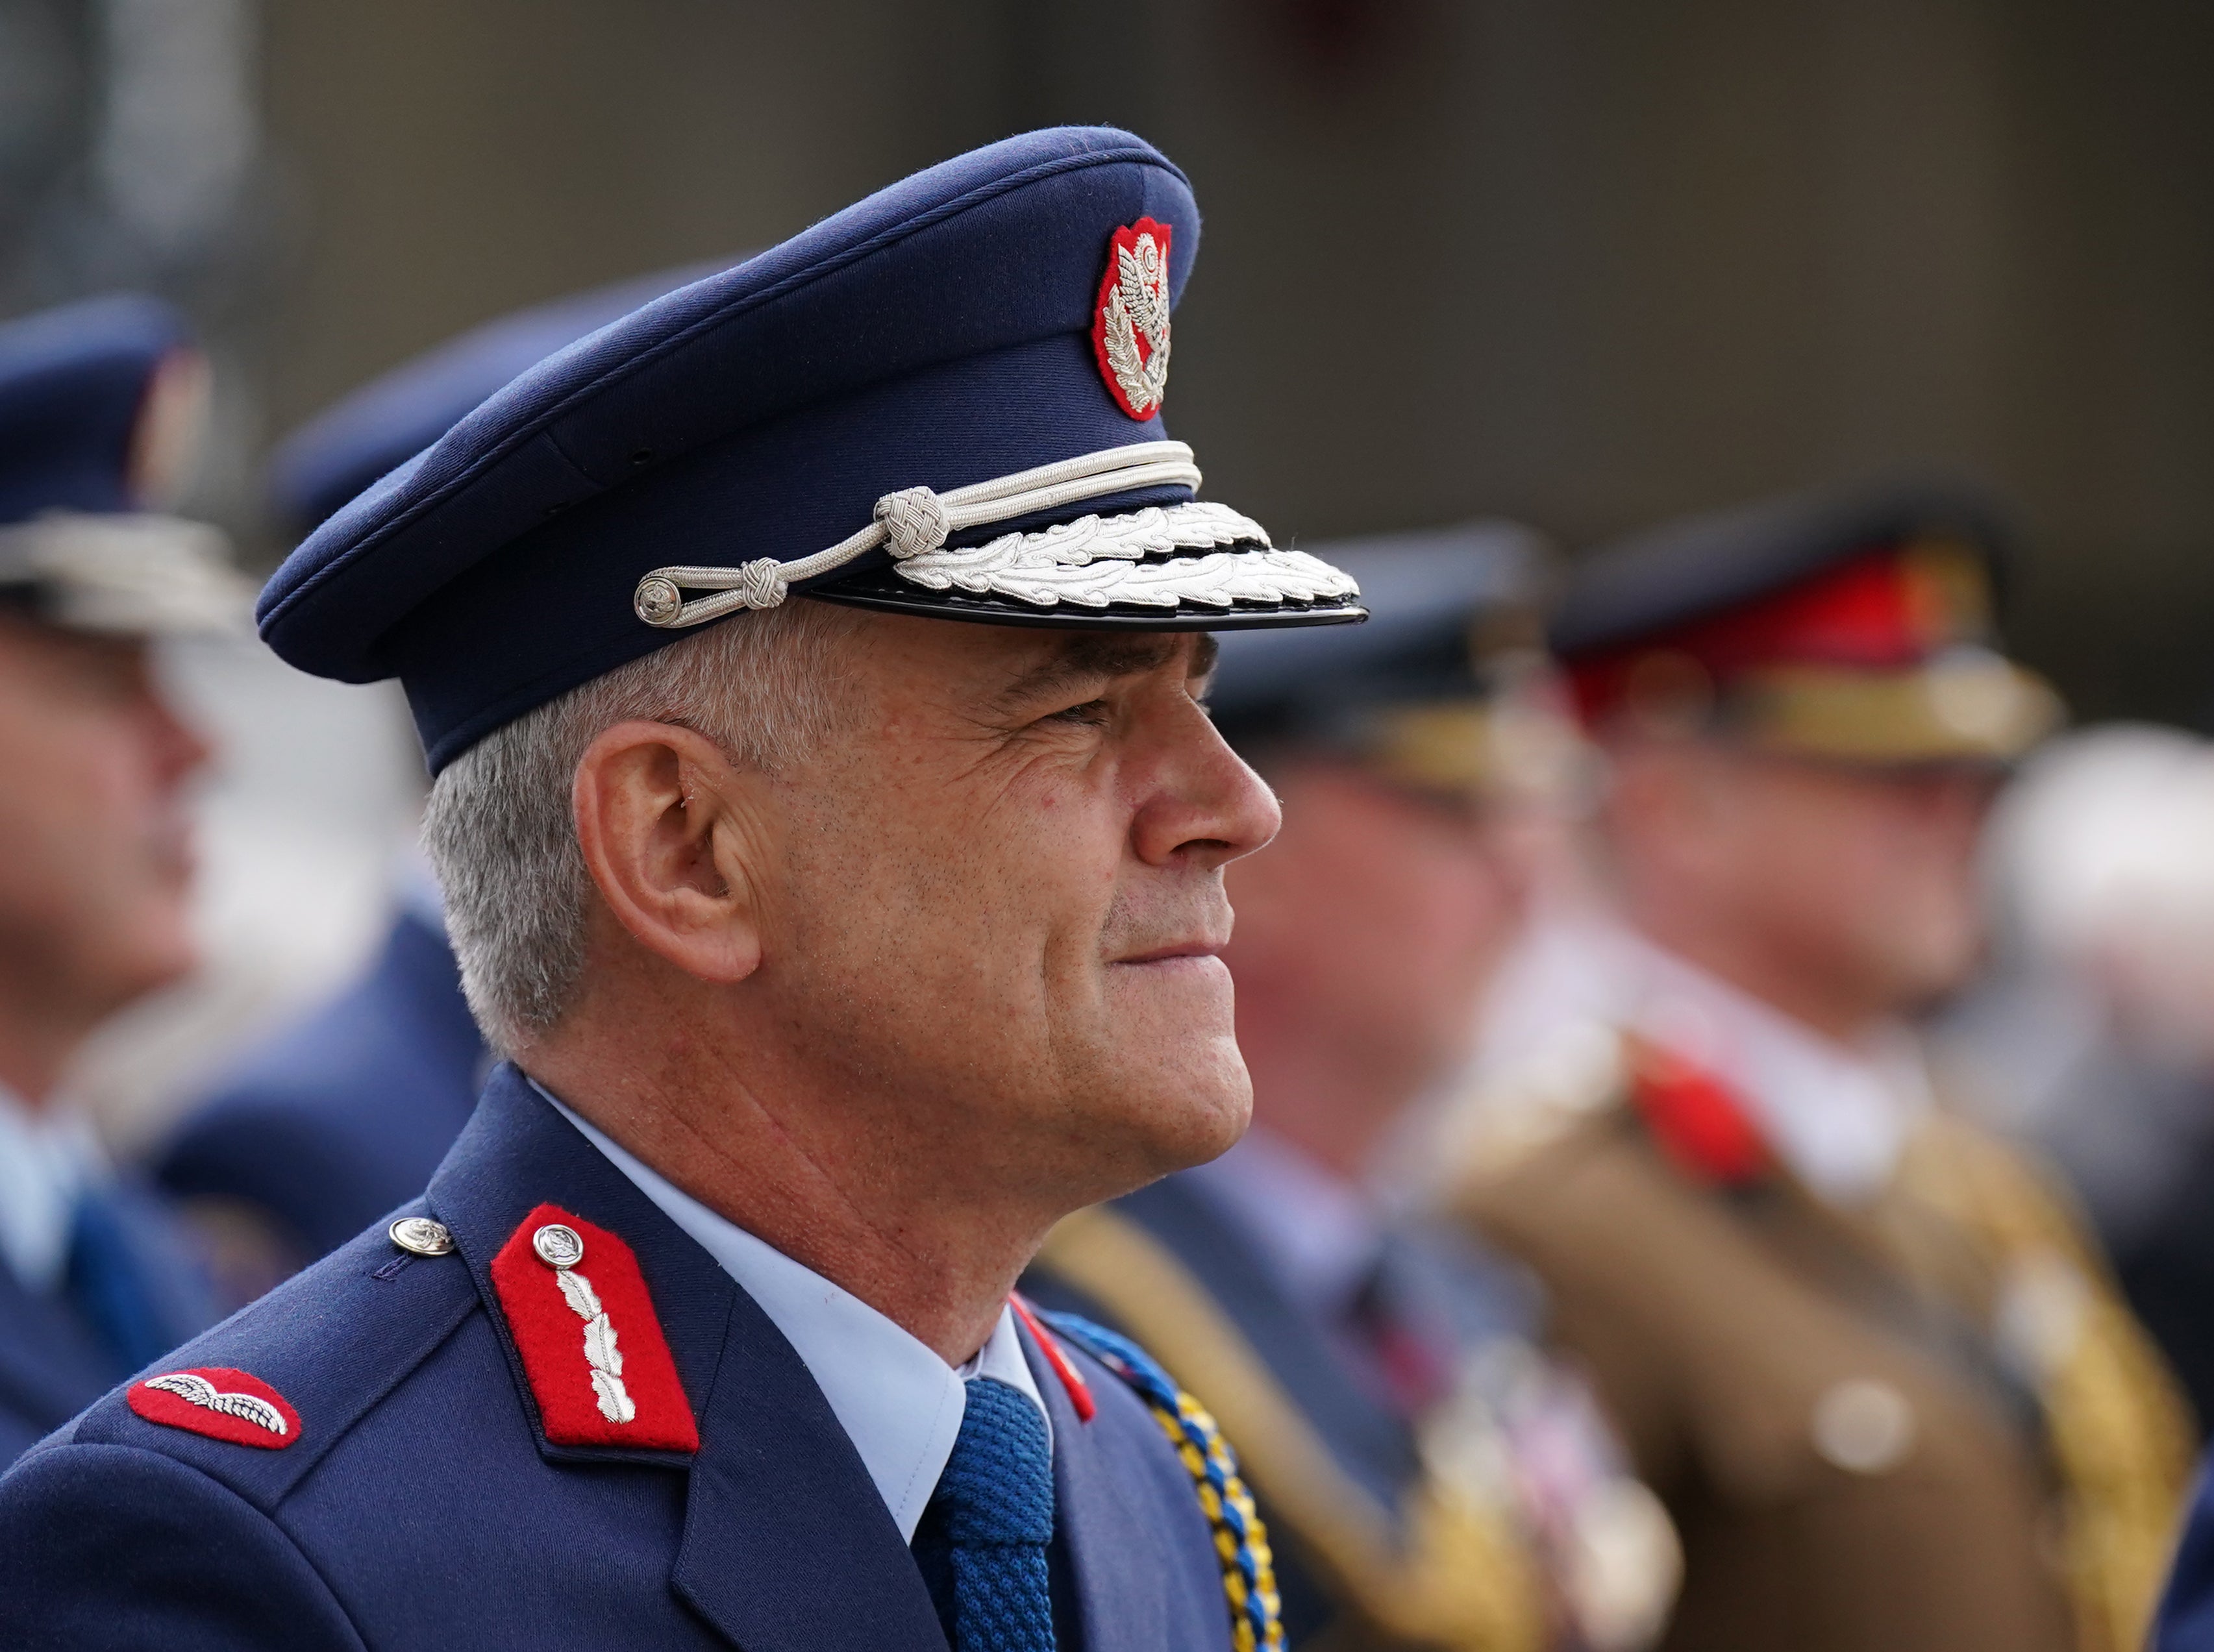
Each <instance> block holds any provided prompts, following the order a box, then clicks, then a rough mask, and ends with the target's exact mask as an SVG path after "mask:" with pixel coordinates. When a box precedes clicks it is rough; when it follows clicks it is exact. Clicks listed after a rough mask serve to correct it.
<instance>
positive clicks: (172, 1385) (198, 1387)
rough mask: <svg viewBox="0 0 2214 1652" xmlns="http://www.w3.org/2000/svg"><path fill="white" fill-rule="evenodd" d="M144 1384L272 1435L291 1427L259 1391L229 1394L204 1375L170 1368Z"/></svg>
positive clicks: (288, 1429) (287, 1431)
mask: <svg viewBox="0 0 2214 1652" xmlns="http://www.w3.org/2000/svg"><path fill="white" fill-rule="evenodd" d="M146 1387H149V1388H159V1389H161V1390H162V1393H172V1394H174V1395H176V1397H177V1398H178V1399H181V1400H183V1401H185V1402H186V1403H187V1405H198V1406H199V1408H200V1409H201V1410H202V1411H220V1412H221V1413H222V1414H223V1416H225V1417H236V1418H238V1420H239V1421H240V1422H242V1423H252V1424H254V1427H256V1428H258V1429H268V1430H269V1432H270V1433H272V1434H278V1435H283V1434H290V1433H291V1428H290V1426H289V1425H288V1424H287V1423H285V1421H284V1412H282V1411H278V1409H277V1408H276V1407H275V1406H274V1405H271V1404H270V1403H269V1402H268V1401H267V1400H266V1399H263V1398H262V1397H261V1396H260V1394H242V1393H231V1392H230V1391H229V1390H228V1389H224V1388H218V1387H216V1386H215V1384H214V1383H212V1382H210V1381H208V1380H207V1379H206V1378H205V1377H204V1376H198V1375H194V1374H193V1373H192V1372H190V1371H172V1372H170V1373H169V1374H168V1375H166V1376H157V1377H148V1378H147V1379H146Z"/></svg>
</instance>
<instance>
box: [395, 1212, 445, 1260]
mask: <svg viewBox="0 0 2214 1652" xmlns="http://www.w3.org/2000/svg"><path fill="white" fill-rule="evenodd" d="M385 1232H386V1233H388V1234H390V1235H391V1236H392V1242H393V1243H394V1244H395V1245H397V1246H399V1247H400V1248H401V1250H403V1251H413V1252H414V1253H415V1254H416V1255H418V1256H443V1255H445V1253H447V1252H449V1251H450V1250H452V1249H453V1248H454V1236H453V1234H450V1233H448V1232H447V1231H446V1224H445V1223H444V1222H433V1221H431V1218H430V1217H428V1216H402V1217H401V1218H400V1220H399V1221H397V1222H394V1223H393V1224H392V1225H391V1226H390V1227H389V1228H386V1229H385Z"/></svg>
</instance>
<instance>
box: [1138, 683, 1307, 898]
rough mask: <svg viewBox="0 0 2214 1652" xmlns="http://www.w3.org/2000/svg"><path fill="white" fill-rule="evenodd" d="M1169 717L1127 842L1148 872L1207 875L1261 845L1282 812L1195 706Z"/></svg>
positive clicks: (1264, 785) (1273, 830) (1279, 822)
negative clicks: (1177, 864) (1162, 869)
mask: <svg viewBox="0 0 2214 1652" xmlns="http://www.w3.org/2000/svg"><path fill="white" fill-rule="evenodd" d="M1172 715H1173V719H1174V722H1173V727H1172V728H1169V729H1168V730H1166V731H1165V733H1164V736H1163V740H1164V746H1165V749H1164V752H1163V754H1162V760H1161V761H1160V762H1159V764H1158V765H1156V766H1155V769H1154V776H1155V778H1154V780H1153V786H1152V790H1151V795H1149V796H1147V797H1146V798H1145V800H1144V801H1143V802H1141V805H1140V807H1139V808H1138V811H1137V815H1136V819H1135V821H1134V823H1133V826H1132V828H1131V831H1132V839H1133V842H1134V844H1135V847H1136V850H1137V852H1138V856H1139V858H1140V859H1141V860H1143V861H1145V862H1146V863H1147V864H1148V865H1154V866H1165V865H1167V864H1168V863H1171V861H1177V860H1183V861H1185V862H1189V863H1195V864H1197V865H1199V866H1201V867H1202V868H1204V869H1208V870H1210V871H1211V870H1213V869H1214V868H1216V867H1219V866H1223V865H1226V864H1227V863H1230V862H1232V861H1234V860H1236V859H1238V857H1239V856H1242V855H1250V854H1251V853H1252V852H1253V851H1254V850H1257V849H1259V848H1261V847H1263V845H1264V844H1267V843H1268V841H1269V839H1270V838H1274V837H1275V835H1276V830H1277V828H1278V827H1279V826H1282V825H1283V820H1284V817H1283V811H1282V810H1281V808H1279V807H1278V806H1277V803H1276V795H1275V793H1274V792H1273V791H1271V790H1269V787H1268V785H1267V783H1265V782H1264V781H1263V780H1262V778H1261V777H1260V776H1259V775H1257V774H1256V773H1254V772H1253V771H1252V769H1251V767H1250V766H1248V765H1247V764H1246V763H1245V759H1242V758H1240V757H1239V756H1238V754H1237V753H1235V752H1233V751H1232V750H1231V749H1230V747H1229V746H1228V745H1227V744H1226V743H1225V742H1224V741H1223V738H1222V736H1221V735H1220V734H1219V733H1217V732H1216V730H1215V727H1214V723H1213V722H1210V721H1209V720H1208V716H1207V714H1206V712H1204V711H1203V710H1201V709H1200V708H1199V706H1198V705H1197V704H1195V703H1190V702H1187V703H1186V704H1185V705H1184V706H1183V708H1181V709H1180V710H1177V712H1175V713H1174V714H1172Z"/></svg>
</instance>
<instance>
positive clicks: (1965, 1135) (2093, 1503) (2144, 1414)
mask: <svg viewBox="0 0 2214 1652" xmlns="http://www.w3.org/2000/svg"><path fill="white" fill-rule="evenodd" d="M1888 1203H1891V1204H1893V1205H1894V1206H1895V1209H1894V1210H1893V1211H1892V1212H1891V1215H1892V1216H1893V1220H1892V1221H1891V1222H1887V1226H1888V1227H1890V1228H1892V1230H1893V1233H1894V1234H1896V1233H1898V1232H1899V1230H1900V1229H1901V1228H1904V1227H1911V1225H1912V1222H1913V1218H1914V1217H1915V1216H1917V1215H1920V1214H1923V1213H1927V1214H1929V1215H1931V1216H1936V1218H1938V1219H1939V1220H1940V1221H1941V1222H1944V1223H1945V1224H1946V1225H1948V1226H1949V1227H1950V1228H1953V1229H1954V1231H1955V1232H1956V1233H1957V1234H1960V1236H1961V1237H1962V1238H1963V1239H1964V1240H1965V1241H1966V1243H1967V1245H1968V1246H1969V1247H1971V1248H1972V1250H1973V1251H1974V1252H1975V1253H1977V1254H1978V1256H1979V1259H1980V1260H1981V1262H1982V1263H1983V1265H1984V1266H1985V1268H1986V1269H1987V1270H1988V1271H1989V1279H1990V1282H1991V1300H1990V1301H1989V1304H1988V1310H1987V1311H1988V1314H1989V1316H1990V1323H1991V1328H1992V1330H1993V1332H1994V1333H1995V1336H1996V1338H1997V1342H1998V1344H1999V1347H2000V1349H2001V1351H2002V1352H2003V1354H2004V1355H2005V1356H2007V1357H2008V1358H2009V1362H2011V1363H2013V1364H2014V1365H2015V1368H2016V1369H2019V1370H2021V1372H2022V1373H2023V1374H2024V1375H2026V1376H2027V1377H2028V1378H2029V1379H2030V1380H2031V1381H2032V1382H2033V1383H2034V1385H2035V1388H2036V1392H2037V1396H2038V1399H2039V1402H2040V1406H2041V1408H2042V1411H2043V1413H2044V1421H2045V1430H2046V1441H2047V1444H2048V1447H2049V1448H2050V1451H2051V1453H2052V1462H2053V1466H2054V1469H2055V1471H2056V1472H2057V1473H2058V1477H2059V1481H2060V1491H2061V1498H2062V1518H2063V1521H2064V1528H2063V1533H2062V1537H2063V1550H2064V1558H2065V1563H2066V1566H2067V1571H2068V1582H2069V1588H2070V1594H2071V1597H2072V1599H2073V1601H2074V1605H2075V1608H2076V1618H2077V1623H2078V1626H2079V1627H2078V1638H2079V1641H2080V1643H2081V1645H2082V1647H2083V1652H2138V1648H2140V1647H2142V1646H2143V1645H2144V1640H2145V1633H2146V1631H2147V1628H2148V1626H2149V1625H2150V1622H2151V1618H2152V1612H2153V1608H2154V1606H2155V1605H2156V1600H2157V1597H2158V1594H2159V1590H2160V1586H2161V1581H2162V1577H2163V1576H2165V1575H2166V1572H2167V1570H2168V1561H2169V1558H2170V1556H2171V1554H2172V1551H2173V1550H2174V1543H2175V1537H2176V1533H2177V1529H2178V1526H2179V1524H2180V1521H2181V1518H2182V1515H2183V1508H2184V1499H2185V1497H2186V1492H2187V1491H2188V1490H2189V1485H2190V1478H2191V1472H2192V1461H2193V1444H2192V1441H2193V1433H2192V1428H2191V1422H2190V1417H2189V1412H2188V1411H2187V1409H2186V1405H2185V1403H2184V1400H2183V1398H2182V1395H2181V1393H2180V1390H2179V1389H2178V1388H2177V1387H2176V1385H2175V1382H2174V1379H2173V1378H2172V1377H2171V1376H2170V1375H2169V1374H2168V1369H2167V1366H2166V1364H2165V1363H2164V1362H2162V1358H2161V1356H2160V1354H2159V1353H2158V1351H2157V1350H2156V1349H2155V1348H2154V1347H2153V1345H2152V1343H2151V1341H2150V1338H2148V1337H2147V1336H2146V1334H2145V1332H2144V1330H2143V1329H2142V1328H2141V1327H2140V1326H2138V1322H2137V1320H2135V1318H2134V1317H2132V1316H2131V1314H2130V1311H2129V1309H2128V1308H2126V1307H2125V1305H2124V1304H2123V1302H2122V1300H2121V1296H2120V1293H2119V1290H2118V1289H2117V1288H2116V1287H2115V1285H2114V1283H2113V1279H2112V1278H2111V1277H2110V1276H2109V1274H2108V1273H2107V1268H2106V1265H2105V1264H2104V1262H2103V1261H2102V1260H2101V1259H2100V1258H2099V1256H2098V1255H2097V1253H2095V1251H2094V1249H2093V1248H2092V1247H2091V1245H2090V1244H2089V1241H2087V1240H2086V1239H2085V1238H2084V1231H2085V1230H2084V1228H2083V1223H2082V1222H2081V1221H2080V1220H2079V1219H2078V1218H2077V1216H2076V1214H2075V1212H2074V1210H2072V1208H2071V1206H2070V1202H2069V1199H2068V1197H2067V1195H2066V1194H2065V1193H2064V1192H2063V1191H2062V1190H2061V1189H2060V1188H2059V1186H2058V1185H2057V1184H2056V1183H2055V1182H2054V1181H2053V1180H2051V1179H2050V1178H2048V1177H2047V1176H2046V1175H2045V1174H2044V1173H2042V1172H2041V1171H2040V1169H2039V1168H2038V1167H2036V1166H2035V1165H2034V1163H2033V1162H2032V1161H2031V1160H2030V1159H2029V1158H2028V1157H2027V1155H2024V1154H2022V1153H2021V1151H2020V1150H2018V1149H2015V1148H2014V1147H2011V1146H2009V1145H2007V1144H2004V1143H2001V1142H2000V1141H1999V1140H1998V1139H1997V1138H1996V1137H1991V1136H1990V1135H1987V1134H1985V1132H1984V1131H1980V1130H1979V1129H1978V1128H1976V1127H1975V1126H1973V1125H1969V1124H1966V1123H1965V1122H1963V1121H1962V1120H1961V1119H1959V1118H1958V1117H1956V1116H1953V1115H1949V1114H1945V1113H1936V1114H1933V1115H1932V1116H1931V1118H1930V1119H1929V1120H1928V1121H1927V1123H1926V1124H1925V1125H1923V1128H1922V1129H1921V1130H1920V1131H1917V1133H1916V1136H1915V1137H1914V1138H1913V1140H1912V1141H1911V1143H1910V1144H1909V1147H1908V1149H1907V1153H1906V1156H1905V1161H1904V1162H1903V1163H1902V1164H1901V1166H1900V1169H1899V1179H1898V1181H1897V1183H1896V1185H1895V1187H1894V1190H1893V1198H1892V1200H1890V1201H1888ZM1910 1248H1911V1247H1910Z"/></svg>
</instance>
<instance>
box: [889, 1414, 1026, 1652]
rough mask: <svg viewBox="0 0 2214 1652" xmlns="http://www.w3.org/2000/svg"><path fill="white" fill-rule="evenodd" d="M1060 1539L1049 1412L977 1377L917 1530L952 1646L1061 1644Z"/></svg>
mask: <svg viewBox="0 0 2214 1652" xmlns="http://www.w3.org/2000/svg"><path fill="white" fill-rule="evenodd" d="M1052 1541H1053V1451H1052V1448H1051V1447H1050V1445H1049V1443H1048V1441H1047V1436H1046V1431H1045V1418H1044V1417H1042V1416H1040V1415H1039V1414H1038V1408H1037V1403H1036V1402H1035V1401H1033V1400H1032V1399H1031V1398H1030V1397H1029V1396H1028V1395H1027V1394H1024V1393H1022V1392H1021V1391H1020V1390H1019V1389H1017V1388H1014V1387H1010V1386H1008V1385H1007V1384H1006V1383H1004V1382H1001V1381H998V1380H997V1379H996V1378H993V1377H978V1378H977V1379H976V1381H973V1382H971V1383H969V1388H968V1405H967V1408H966V1410H964V1411H963V1413H962V1417H961V1434H960V1437H959V1438H957V1440H955V1441H954V1442H953V1455H952V1456H951V1458H949V1459H948V1460H947V1461H946V1464H945V1473H944V1474H942V1475H940V1476H939V1481H938V1490H936V1491H934V1492H933V1493H932V1494H931V1498H930V1506H929V1507H928V1508H927V1509H925V1510H924V1511H923V1517H922V1523H921V1525H920V1527H918V1528H917V1530H916V1532H915V1558H916V1560H917V1561H918V1562H919V1563H920V1565H921V1567H922V1571H923V1577H924V1581H925V1582H927V1583H928V1584H929V1585H930V1592H931V1598H932V1599H933V1600H934V1601H935V1602H936V1603H937V1606H938V1616H939V1622H941V1623H943V1624H944V1625H945V1637H946V1639H947V1640H948V1641H950V1642H951V1643H952V1645H953V1652H1054V1643H1053V1594H1052V1590H1051V1588H1050V1586H1049V1582H1048V1579H1047V1573H1046V1558H1045V1555H1046V1545H1049V1544H1050V1543H1051V1542H1052Z"/></svg>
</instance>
